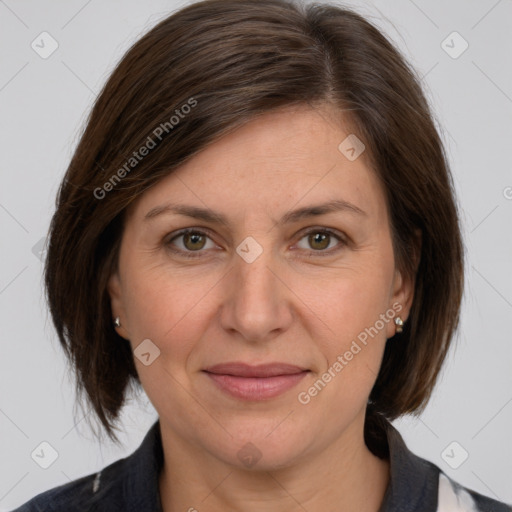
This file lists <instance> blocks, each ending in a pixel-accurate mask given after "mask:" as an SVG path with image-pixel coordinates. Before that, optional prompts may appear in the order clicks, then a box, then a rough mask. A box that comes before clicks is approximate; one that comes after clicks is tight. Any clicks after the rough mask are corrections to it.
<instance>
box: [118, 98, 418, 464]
mask: <svg viewBox="0 0 512 512" xmlns="http://www.w3.org/2000/svg"><path fill="white" fill-rule="evenodd" d="M329 119H330V118H329V117H328V116H327V114H325V113H322V112H320V111H315V110H310V109H309V108H302V109H283V110H281V111H278V112H274V113H268V114H266V115H265V116H263V117H261V118H259V119H257V120H253V121H251V122H249V123H248V124H246V125H245V126H244V127H242V128H241V129H238V130H236V131H235V132H234V133H232V134H229V135H227V136H225V137H224V138H223V139H221V140H220V141H218V142H216V143H214V144H212V145H211V146H210V147H208V148H207V149H205V150H204V151H202V152H201V153H200V154H198V155H196V156H195V157H194V158H193V159H191V160H190V161H189V162H187V163H186V164H185V165H183V166H182V167H180V168H179V169H178V170H177V171H176V172H174V173H173V174H171V175H169V176H168V177H166V178H165V179H164V180H162V181H161V182H159V183H158V184H157V185H156V186H154V187H153V188H152V189H150V190H149V191H147V192H146V193H145V194H144V195H143V196H141V198H140V200H139V201H137V203H136V204H135V205H134V207H133V208H132V209H131V210H130V212H129V215H128V216H127V221H126V225H125V230H124V234H123V239H122V244H121V249H120V256H119V258H120V259H119V270H118V273H117V274H114V275H113V276H112V278H111V280H110V283H109V291H110V295H111V298H112V308H113V313H114V316H119V317H120V319H121V323H122V326H121V327H120V328H118V332H119V334H121V335H122V336H123V337H125V338H126V339H128V340H130V343H131V345H132V348H133V349H134V351H135V363H136V367H137V371H138V373H139V376H140V380H141V383H142V386H143V388H144V389H145V391H146V393H147V395H148V397H149V399H150V400H151V402H152V403H153V405H154V407H155V408H156V410H157V412H158V414H159V417H160V421H161V425H162V429H163V430H165V431H166V432H167V433H168V435H170V436H174V438H176V439H181V440H182V441H183V442H185V443H186V444H187V446H193V447H195V448H197V449H198V450H200V451H201V452H202V453H208V454H209V455H210V456H213V457H215V458H216V459H218V460H222V461H224V462H226V463H230V464H234V465H237V466H240V467H243V466H246V467H250V466H251V465H252V464H254V463H255V462H256V463H257V467H258V468H260V469H261V468H277V467H285V466H287V465H290V464H292V463H293V462H294V461H298V460H300V459H301V458H303V457H307V456H311V455H313V454H315V453H318V452H320V451H321V450H325V449H326V448H328V447H330V446H332V445H333V443H336V442H341V441H342V440H343V439H344V440H346V441H347V442H350V440H351V439H354V438H355V437H354V436H358V438H360V437H361V436H362V426H363V421H364V412H365V408H366V404H367V399H368V396H369V394H370V391H371V389H372V387H373V384H374V382H375V379H376V377H377V374H378V372H379V367H380V364H381V360H382V356H383V351H384V348H385V344H386V339H387V338H388V337H391V336H393V335H394V333H395V324H394V321H393V319H394V317H396V316H397V315H400V316H401V317H402V319H405V318H407V315H408V311H409V306H410V302H411V300H412V295H411V289H412V285H411V283H409V282H408V281H407V280H405V279H402V277H401V276H400V274H399V273H398V272H397V271H396V269H395V261H394V257H393V250H392V242H391V233H390V226H389V221H388V213H387V208H386V202H385V197H384V191H383V189H382V188H381V185H380V183H379V182H378V180H377V178H376V176H375V175H374V173H373V172H372V171H371V170H370V169H369V168H368V167H366V165H365V161H366V159H365V153H364V152H363V153H362V155H361V156H359V157H358V158H356V159H355V160H354V159H353V158H354V155H357V153H353V152H352V151H350V149H348V150H347V145H348V146H350V143H349V142H345V143H344V145H342V149H341V150H340V149H339V148H338V146H339V145H340V143H342V142H343V141H344V140H345V139H346V138H347V136H348V135H349V134H350V132H349V131H348V130H347V131H345V130H344V129H342V128H341V127H340V126H338V125H336V124H335V123H334V122H333V121H331V120H329ZM349 140H350V139H349ZM342 150H343V151H344V152H342ZM348 157H350V158H348ZM328 203H332V205H334V206H335V207H332V208H330V209H329V208H325V209H324V207H323V205H326V204H328ZM336 205H337V207H336ZM173 208H181V209H182V210H181V213H179V212H177V211H174V210H173ZM311 209H312V210H311ZM324 210H325V211H324ZM187 212H188V213H187ZM299 212H302V213H300V214H299ZM194 213H195V214H194ZM221 217H222V219H223V220H222V221H219V218H221ZM183 229H189V230H191V231H193V233H190V234H188V235H186V234H185V235H183V234H179V232H180V231H181V230H183ZM144 340H146V341H144ZM147 340H150V341H147ZM390 342H392V341H390ZM141 343H143V344H142V345H140V344H141ZM139 345H140V346H139ZM226 363H245V365H249V368H247V367H236V366H233V367H225V368H219V369H218V370H216V371H217V373H210V372H207V371H206V370H207V369H212V367H213V366H215V365H220V364H226ZM272 363H283V364H286V365H292V366H293V367H297V368H284V367H279V366H275V367H273V368H270V370H269V372H270V373H267V374H265V373H264V369H262V368H259V369H256V370H255V369H254V368H251V367H254V366H257V365H263V364H272ZM214 370H215V369H213V370H212V372H213V371H214ZM301 370H303V371H301ZM244 371H245V372H246V373H244ZM251 371H252V372H253V373H250V372H251ZM286 372H291V373H288V376H283V374H284V373H286ZM230 375H231V376H230ZM264 375H267V376H266V377H265V376H264ZM269 375H270V376H269ZM278 375H281V376H278ZM249 443H250V444H249ZM249 461H252V462H249Z"/></svg>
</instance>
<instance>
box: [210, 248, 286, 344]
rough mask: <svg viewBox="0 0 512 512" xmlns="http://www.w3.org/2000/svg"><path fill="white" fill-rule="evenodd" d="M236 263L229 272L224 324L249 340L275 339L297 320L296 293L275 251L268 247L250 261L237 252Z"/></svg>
mask: <svg viewBox="0 0 512 512" xmlns="http://www.w3.org/2000/svg"><path fill="white" fill-rule="evenodd" d="M233 265H234V267H233V268H232V269H231V271H230V272H229V273H228V275H227V276H226V277H227V279H226V282H225V286H226V289H225V294H224V298H225V299H224V301H223V303H222V307H221V312H220V320H221V325H222V327H223V328H224V329H225V330H226V331H229V332H230V333H231V334H233V333H238V335H239V336H241V337H242V338H243V339H245V340H247V341H249V342H261V341H267V340H272V339H274V338H275V337H276V336H279V335H280V334H282V333H283V332H285V331H286V330H287V329H288V328H289V327H290V325H291V322H292V320H293V310H292V297H293V293H292V292H291V291H290V289H289V288H288V287H287V285H286V279H285V277H286V276H284V272H283V269H282V267H280V266H279V264H278V262H277V261H275V260H273V256H272V251H271V250H270V249H268V250H264V251H263V252H262V253H261V254H260V255H259V256H258V257H257V258H256V260H254V261H252V262H250V263H249V262H247V261H246V260H244V258H242V257H240V256H238V254H235V256H234V262H233ZM280 268H281V271H280V270H279V269H280Z"/></svg>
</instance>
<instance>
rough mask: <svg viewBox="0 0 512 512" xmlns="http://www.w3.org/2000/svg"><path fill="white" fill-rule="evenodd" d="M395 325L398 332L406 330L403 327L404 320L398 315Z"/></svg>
mask: <svg viewBox="0 0 512 512" xmlns="http://www.w3.org/2000/svg"><path fill="white" fill-rule="evenodd" d="M395 325H396V332H402V331H403V330H404V328H403V325H404V321H403V320H402V319H401V318H400V317H399V316H397V317H396V318H395Z"/></svg>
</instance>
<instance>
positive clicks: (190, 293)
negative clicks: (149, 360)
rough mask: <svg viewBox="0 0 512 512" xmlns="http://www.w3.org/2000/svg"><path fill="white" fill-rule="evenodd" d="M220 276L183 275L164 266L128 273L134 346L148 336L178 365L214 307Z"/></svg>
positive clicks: (128, 306)
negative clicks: (213, 297) (213, 302)
mask: <svg viewBox="0 0 512 512" xmlns="http://www.w3.org/2000/svg"><path fill="white" fill-rule="evenodd" d="M218 279H219V278H218V276H216V277H215V276H212V275H210V276H207V275H203V276H194V277H193V278H192V277H191V274H190V273H187V275H186V276H185V275H181V274H180V272H179V271H176V270H175V269H173V272H172V273H171V272H170V271H169V269H166V268H165V267H152V268H148V269H143V268H142V270H141V269H140V267H139V270H138V271H137V272H132V273H127V277H126V280H125V282H126V290H125V296H126V297H128V298H127V300H126V312H127V317H128V319H129V330H130V338H131V339H130V341H131V343H132V346H133V347H134V348H135V347H136V346H137V345H138V344H139V343H140V342H141V341H142V340H144V339H147V338H149V339H150V340H152V341H153V342H154V343H155V344H156V345H157V346H158V347H159V348H160V351H161V356H162V360H163V359H167V358H168V356H169V354H172V358H170V357H169V361H166V364H167V363H169V364H170V365H172V366H174V367H177V366H178V365H179V363H181V364H182V362H183V359H184V358H185V357H186V355H187V354H188V353H189V352H190V350H192V347H193V345H194V339H195V340H197V339H198V338H199V337H200V335H201V332H202V330H203V327H204V325H205V324H206V323H207V322H208V321H209V318H210V316H211V311H212V303H211V301H212V294H210V293H209V291H210V290H211V289H212V288H213V287H214V285H215V283H216V281H218Z"/></svg>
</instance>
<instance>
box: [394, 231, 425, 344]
mask: <svg viewBox="0 0 512 512" xmlns="http://www.w3.org/2000/svg"><path fill="white" fill-rule="evenodd" d="M421 244H422V236H421V231H420V230H419V229H417V230H415V241H414V249H413V251H412V254H411V256H410V257H411V258H412V260H413V273H412V275H405V274H404V273H402V272H401V271H400V270H399V269H396V270H395V276H394V279H393V293H392V297H391V301H390V305H389V306H390V308H391V309H393V310H394V311H395V312H396V316H399V317H400V318H401V319H402V320H403V321H404V322H405V321H406V320H407V319H408V318H409V313H410V311H411V307H412V303H413V299H414V288H415V284H416V274H417V271H418V266H419V264H420V259H421ZM393 305H394V306H393ZM395 329H396V327H395V323H394V321H393V322H389V323H388V332H387V337H388V338H390V337H391V336H394V335H395Z"/></svg>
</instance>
